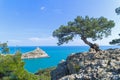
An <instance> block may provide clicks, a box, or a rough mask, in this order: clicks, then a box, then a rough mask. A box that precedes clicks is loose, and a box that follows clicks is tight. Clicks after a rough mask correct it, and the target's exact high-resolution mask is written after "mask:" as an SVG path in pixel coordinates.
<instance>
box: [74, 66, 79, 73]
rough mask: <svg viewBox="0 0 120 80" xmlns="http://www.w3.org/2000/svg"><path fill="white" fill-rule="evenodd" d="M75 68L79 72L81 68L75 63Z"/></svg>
mask: <svg viewBox="0 0 120 80" xmlns="http://www.w3.org/2000/svg"><path fill="white" fill-rule="evenodd" d="M74 69H75V70H76V72H79V70H80V66H79V65H77V64H75V65H74Z"/></svg>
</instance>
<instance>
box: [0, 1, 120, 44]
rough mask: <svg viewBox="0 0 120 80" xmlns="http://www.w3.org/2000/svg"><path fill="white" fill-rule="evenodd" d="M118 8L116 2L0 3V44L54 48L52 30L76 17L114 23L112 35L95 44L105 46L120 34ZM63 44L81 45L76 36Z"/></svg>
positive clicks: (119, 3)
mask: <svg viewBox="0 0 120 80" xmlns="http://www.w3.org/2000/svg"><path fill="white" fill-rule="evenodd" d="M119 6H120V0H0V41H1V42H6V41H8V44H9V46H16V45H18V46H47V45H48V46H54V45H56V43H57V39H56V38H53V37H52V32H53V31H54V30H55V29H57V28H59V27H60V25H62V24H63V25H66V24H67V22H68V21H72V20H73V19H74V18H76V16H83V17H84V16H86V15H88V16H90V17H100V16H104V17H106V18H108V19H111V20H114V21H115V23H116V26H115V28H113V29H112V35H111V36H109V37H108V38H104V39H103V40H98V41H96V43H98V44H99V45H109V44H108V43H109V41H111V40H112V39H114V38H117V37H118V33H119V32H120V28H119V26H120V16H118V15H117V14H116V13H115V8H117V7H119ZM90 41H91V40H90ZM64 45H71V46H73V45H85V44H84V43H83V41H82V40H80V38H79V37H77V38H75V39H74V41H73V42H69V44H64Z"/></svg>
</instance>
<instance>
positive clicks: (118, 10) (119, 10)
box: [109, 7, 120, 45]
mask: <svg viewBox="0 0 120 80" xmlns="http://www.w3.org/2000/svg"><path fill="white" fill-rule="evenodd" d="M115 12H116V13H117V14H118V15H120V7H118V8H116V9H115ZM119 36H120V34H119ZM109 43H110V44H111V45H120V38H118V39H113V40H112V41H111V42H109Z"/></svg>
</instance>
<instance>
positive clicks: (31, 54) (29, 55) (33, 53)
mask: <svg viewBox="0 0 120 80" xmlns="http://www.w3.org/2000/svg"><path fill="white" fill-rule="evenodd" d="M43 57H49V56H48V54H47V53H46V52H45V51H43V50H42V49H40V48H39V47H38V48H36V49H35V50H33V51H30V52H27V53H24V54H22V57H21V58H22V59H29V58H43Z"/></svg>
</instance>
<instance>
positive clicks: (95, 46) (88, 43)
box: [81, 36, 100, 52]
mask: <svg viewBox="0 0 120 80" xmlns="http://www.w3.org/2000/svg"><path fill="white" fill-rule="evenodd" d="M81 39H82V40H83V41H84V43H85V44H87V45H89V46H90V48H92V49H95V51H96V52H97V51H100V49H99V46H98V45H97V44H93V43H91V42H89V41H87V38H86V37H84V36H82V37H81Z"/></svg>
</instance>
